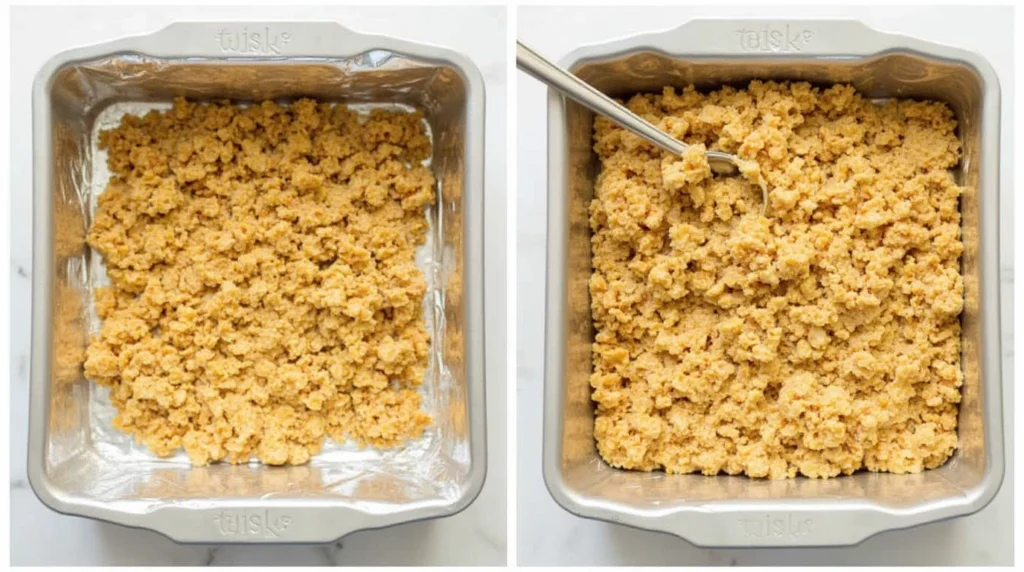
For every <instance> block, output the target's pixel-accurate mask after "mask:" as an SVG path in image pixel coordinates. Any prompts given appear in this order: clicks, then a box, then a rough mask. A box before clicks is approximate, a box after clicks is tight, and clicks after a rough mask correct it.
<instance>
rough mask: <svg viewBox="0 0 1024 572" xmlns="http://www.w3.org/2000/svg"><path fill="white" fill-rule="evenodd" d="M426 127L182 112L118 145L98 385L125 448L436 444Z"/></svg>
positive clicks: (299, 113) (275, 455)
mask: <svg viewBox="0 0 1024 572" xmlns="http://www.w3.org/2000/svg"><path fill="white" fill-rule="evenodd" d="M421 117H422V116H421V114H418V113H415V114H410V113H401V112H389V111H382V110H377V111H374V112H372V113H371V114H370V115H369V117H361V116H360V115H359V114H357V113H355V112H353V111H350V110H348V109H347V108H345V107H344V106H340V105H338V106H335V105H330V104H326V103H317V102H315V101H312V100H309V99H303V100H300V101H297V102H295V103H294V104H292V105H290V106H280V105H277V104H274V103H272V102H264V103H262V104H258V105H253V106H250V107H246V108H242V107H239V106H236V105H232V104H231V103H230V102H226V101H225V102H217V103H213V104H209V105H200V104H196V103H192V102H187V101H185V100H184V99H178V100H176V101H175V102H174V106H173V108H172V109H171V110H169V111H166V112H156V111H153V112H150V113H148V114H147V115H145V116H144V117H136V116H125V117H124V119H123V121H122V122H121V124H120V125H119V126H118V127H117V128H115V129H112V130H109V131H104V132H102V133H101V134H100V146H101V147H102V148H105V149H106V150H107V151H108V153H109V159H108V164H109V167H110V170H111V172H112V177H111V180H110V182H109V184H108V186H107V188H106V190H105V191H104V192H103V193H102V194H101V195H100V196H99V198H98V208H97V210H96V214H95V220H94V222H93V224H92V226H91V228H90V230H89V234H88V243H89V245H90V246H91V247H92V248H94V249H95V250H96V251H98V252H99V253H100V254H101V255H102V257H103V260H104V263H105V267H106V272H107V276H109V278H110V281H111V286H110V287H107V288H102V289H99V290H97V292H96V310H97V313H98V314H99V317H100V318H102V320H103V322H102V328H101V330H100V332H99V334H98V335H96V336H94V337H93V339H92V340H91V341H90V344H89V346H88V350H87V358H86V362H85V372H86V376H87V377H88V378H89V379H92V380H94V381H96V382H97V383H99V384H101V385H104V386H107V387H109V388H110V399H111V401H112V402H113V404H114V405H115V406H116V408H117V409H118V413H117V416H116V418H115V420H114V423H115V425H116V426H117V427H118V428H119V429H121V430H123V431H126V432H129V433H132V434H134V435H135V438H136V440H138V441H140V442H141V443H144V444H145V445H146V446H147V447H148V448H149V449H150V450H151V451H152V452H153V453H155V454H156V455H160V456H167V455H170V454H172V453H173V452H174V451H175V450H177V449H178V448H181V447H183V448H184V450H185V451H186V453H187V454H188V456H189V458H190V459H191V461H192V463H194V464H196V465H204V464H207V463H210V462H214V461H219V460H226V461H229V462H232V463H245V462H248V461H249V460H250V458H252V457H257V458H258V459H259V460H260V461H262V462H263V463H267V464H273V465H279V464H299V463H304V462H306V461H308V460H309V458H310V456H311V455H314V454H316V453H317V452H318V451H319V450H320V447H321V444H322V442H323V440H324V439H325V438H327V437H330V438H333V439H335V440H338V441H342V440H345V439H346V438H353V439H355V440H357V441H358V442H360V443H361V444H368V445H374V446H381V447H388V446H394V445H397V444H399V443H401V442H403V441H404V440H405V439H406V438H414V437H417V436H419V435H420V434H422V432H423V430H424V429H425V427H426V426H427V425H428V424H429V422H430V418H429V416H428V415H427V414H426V413H425V412H423V411H422V409H421V397H420V395H419V393H418V392H417V390H416V387H417V386H419V385H420V383H421V382H422V379H423V375H424V371H425V368H426V361H427V353H428V347H429V338H428V336H427V332H426V326H425V322H424V319H423V315H422V314H423V311H422V301H423V297H424V295H425V292H426V282H425V280H424V276H423V273H422V272H421V271H420V270H419V269H417V268H416V266H415V263H414V255H415V249H416V247H417V246H419V245H421V244H423V242H424V240H425V237H426V232H427V220H426V217H425V216H424V210H425V207H426V205H427V204H428V203H431V202H432V201H433V199H434V177H433V175H432V173H431V172H430V170H429V169H428V168H427V167H425V166H423V164H422V161H423V160H424V159H426V158H428V157H429V155H430V153H431V147H430V140H429V138H428V136H427V135H426V133H425V130H424V128H423V125H422V122H421Z"/></svg>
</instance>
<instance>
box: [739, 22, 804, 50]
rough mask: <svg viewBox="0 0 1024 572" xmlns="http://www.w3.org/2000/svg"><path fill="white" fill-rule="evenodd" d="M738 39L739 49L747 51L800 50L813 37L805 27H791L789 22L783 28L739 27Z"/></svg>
mask: <svg viewBox="0 0 1024 572" xmlns="http://www.w3.org/2000/svg"><path fill="white" fill-rule="evenodd" d="M736 35H737V36H739V39H740V49H741V50H744V51H748V52H783V53H786V52H801V51H803V48H804V47H806V46H807V44H808V43H810V41H811V39H812V38H814V32H812V31H810V30H806V29H793V28H790V26H789V24H786V27H785V28H781V29H780V28H773V27H771V26H762V27H761V29H759V30H756V29H747V28H741V29H739V30H736Z"/></svg>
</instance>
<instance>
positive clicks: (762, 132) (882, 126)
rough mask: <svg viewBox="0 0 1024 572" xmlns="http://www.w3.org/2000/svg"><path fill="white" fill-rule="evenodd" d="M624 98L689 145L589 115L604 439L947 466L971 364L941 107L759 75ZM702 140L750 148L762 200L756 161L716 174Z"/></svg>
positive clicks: (770, 473)
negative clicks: (742, 171) (765, 200)
mask: <svg viewBox="0 0 1024 572" xmlns="http://www.w3.org/2000/svg"><path fill="white" fill-rule="evenodd" d="M628 107H629V108H630V109H631V110H633V111H634V112H636V113H638V114H640V115H641V116H643V117H645V118H646V119H648V120H649V121H651V122H652V123H654V124H656V125H658V126H660V127H661V128H662V129H665V130H667V131H668V132H670V133H672V134H673V135H674V136H676V137H677V138H680V139H682V140H683V141H685V142H687V143H689V144H691V145H692V147H691V148H690V151H689V152H688V153H687V155H686V156H685V157H682V158H674V157H669V156H668V155H667V154H663V153H662V152H661V151H660V150H658V149H657V148H655V147H654V146H652V145H650V144H648V143H647V142H646V141H644V140H642V139H640V138H639V137H637V136H635V135H633V134H631V133H629V132H627V131H625V130H623V129H621V128H619V127H618V126H616V125H614V124H613V123H611V122H609V121H607V120H606V119H603V118H597V119H596V120H595V124H594V127H595V130H594V142H595V145H594V149H595V150H596V152H597V153H598V155H599V157H600V161H601V165H602V171H601V174H600V176H599V178H598V180H597V184H596V188H595V197H594V200H593V202H592V204H591V208H590V216H591V219H590V222H591V227H592V230H593V238H592V253H593V266H594V272H593V275H592V278H591V281H590V291H591V299H592V314H593V319H594V324H595V328H596V341H595V343H594V345H593V360H594V369H593V374H592V377H591V385H592V387H593V394H592V397H593V400H594V401H595V402H596V404H597V417H596V422H595V436H596V440H597V446H598V450H599V452H600V454H601V455H602V457H603V458H604V459H605V460H606V461H607V462H608V463H610V464H611V465H613V466H616V467H621V468H626V469H637V470H645V471H650V470H656V469H664V470H665V471H667V472H670V473H692V472H701V473H704V474H706V475H714V474H718V473H728V474H746V475H749V476H751V477H767V478H772V479H779V478H790V477H795V476H796V475H798V474H801V475H805V476H808V477H822V478H824V477H833V476H836V475H842V474H850V473H853V472H854V471H857V470H859V469H867V470H870V471H890V472H895V473H913V472H919V471H921V470H923V469H926V468H934V467H937V466H939V465H941V464H942V463H943V462H944V461H945V460H946V459H947V458H948V457H949V456H950V455H951V454H952V453H953V451H954V449H955V448H956V446H957V437H956V428H957V407H958V405H957V404H958V403H959V401H960V385H961V383H962V379H963V376H962V373H961V368H960V322H959V315H960V312H961V310H962V307H963V302H962V300H963V279H962V276H961V274H960V255H961V253H962V251H963V244H962V243H961V239H960V213H959V208H958V200H959V197H960V195H961V193H962V192H963V189H961V188H960V187H959V186H958V185H957V184H956V182H955V181H954V178H953V175H952V173H951V171H950V169H952V168H953V167H954V166H955V165H956V164H957V163H958V161H959V159H960V147H959V142H958V139H957V137H956V135H955V127H956V122H955V121H954V118H953V114H952V112H951V111H950V109H949V108H948V107H947V106H946V105H944V104H942V103H937V102H929V101H908V100H892V101H889V102H887V103H884V104H882V105H878V104H876V103H873V102H871V101H869V100H867V99H865V98H864V97H862V96H861V95H859V94H858V93H857V92H856V91H855V90H854V89H853V88H852V87H850V86H847V85H835V86H832V87H829V88H828V89H819V88H815V87H812V86H810V85H809V84H807V83H775V82H761V81H754V82H751V83H750V84H749V86H748V87H747V88H746V89H741V90H737V89H733V88H723V89H720V90H718V91H715V92H713V93H709V94H702V93H699V92H698V91H696V90H695V89H693V88H692V87H690V88H687V89H685V90H683V91H682V92H681V93H680V92H677V91H676V90H674V89H673V88H665V89H664V91H663V92H662V93H660V94H641V95H636V96H634V97H633V98H632V99H630V100H629V101H628ZM705 149H720V150H724V151H727V152H730V153H735V154H737V155H739V157H741V158H743V159H748V160H753V161H756V162H757V164H758V165H759V166H760V174H761V175H762V176H763V177H764V179H765V181H766V183H767V185H768V187H769V188H770V189H771V191H770V194H769V205H768V209H767V215H766V216H765V215H762V212H761V190H760V188H759V187H758V186H757V185H756V184H752V183H751V182H750V180H748V179H751V178H753V177H750V176H749V175H750V173H746V174H747V175H748V177H746V178H744V177H736V176H733V177H722V176H712V173H711V170H710V168H709V166H708V163H707V160H706V158H705V156H704V152H705Z"/></svg>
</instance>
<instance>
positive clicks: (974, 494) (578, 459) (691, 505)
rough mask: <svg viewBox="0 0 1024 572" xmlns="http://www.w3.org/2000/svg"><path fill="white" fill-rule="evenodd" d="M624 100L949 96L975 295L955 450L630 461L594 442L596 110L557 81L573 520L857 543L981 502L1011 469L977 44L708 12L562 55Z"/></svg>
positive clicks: (989, 107) (994, 191)
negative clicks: (831, 465) (591, 285)
mask: <svg viewBox="0 0 1024 572" xmlns="http://www.w3.org/2000/svg"><path fill="white" fill-rule="evenodd" d="M560 63H561V65H562V66H564V67H566V68H569V69H570V70H572V71H573V72H575V73H576V74H577V75H579V76H580V77H582V78H583V79H584V80H585V81H587V82H588V83H590V84H591V85H593V86H595V87H597V88H598V89H599V90H601V91H603V92H605V93H608V94H610V95H613V96H620V95H626V94H630V93H635V92H641V91H655V92H660V91H661V88H662V87H663V86H666V85H675V86H682V85H686V84H691V83H692V84H696V85H697V86H698V87H701V88H712V87H717V86H720V85H722V84H742V83H744V82H747V81H749V80H752V79H779V80H781V79H789V80H805V81H810V82H812V83H819V84H827V83H837V82H843V83H851V84H853V85H854V86H855V87H856V88H857V89H858V90H860V91H861V92H863V93H865V94H867V96H868V97H872V98H885V97H896V96H898V97H916V98H928V99H937V100H942V101H945V102H947V103H949V104H950V106H951V107H952V108H953V110H954V111H955V113H956V115H957V119H958V123H959V137H960V139H961V142H962V144H963V149H964V157H963V161H962V162H961V163H960V166H959V170H958V173H957V177H958V180H959V181H960V183H961V184H963V185H966V186H967V187H969V188H970V189H972V191H971V192H969V193H967V194H965V195H964V196H963V198H962V207H961V210H962V213H963V223H962V224H963V240H964V246H965V251H964V255H963V259H962V265H963V273H964V285H965V302H966V304H965V309H964V313H963V317H962V323H963V355H962V364H963V370H964V374H965V379H964V385H963V401H962V403H961V406H960V417H959V438H960V448H959V449H958V451H957V452H956V453H955V455H954V456H953V457H952V458H951V459H950V460H949V461H948V462H947V463H946V464H944V465H943V466H942V467H940V468H937V469H933V470H929V471H925V472H923V473H921V474H916V475H895V474H881V473H878V474H876V473H868V472H862V473H856V474H854V475H851V476H847V477H839V478H834V479H829V480H811V479H805V478H799V479H794V480H786V481H766V480H755V479H750V478H747V477H743V476H718V477H705V476H701V475H667V474H665V473H662V472H653V473H645V472H634V471H623V470H618V469H614V468H612V467H610V466H609V465H607V464H605V463H604V462H603V461H602V460H601V458H600V457H599V456H598V453H597V450H596V447H595V444H594V411H593V406H592V403H591V400H590V385H589V379H588V376H589V374H590V368H591V356H590V346H591V342H592V339H593V327H592V323H591V315H590V295H589V292H588V287H587V284H588V279H589V277H590V272H591V264H590V240H589V239H590V229H589V225H588V214H587V213H588V211H587V208H588V204H589V201H590V199H591V197H592V193H593V182H594V178H595V176H596V174H597V171H598V167H599V165H598V161H597V157H596V156H595V155H594V153H593V152H592V151H591V147H592V143H591V137H592V122H593V114H592V113H590V112H589V111H587V110H586V109H584V108H583V107H581V106H579V105H577V104H575V103H571V102H566V101H564V100H563V99H562V98H561V97H560V96H559V95H558V94H556V93H554V92H551V91H549V95H548V153H549V155H548V260H547V315H546V342H545V343H546V347H545V400H544V453H543V455H544V460H543V466H544V478H545V481H546V482H547V486H548V489H549V490H550V492H551V494H552V496H554V498H555V500H556V501H557V502H558V503H559V504H561V505H562V506H563V507H564V508H566V509H567V510H569V511H570V512H572V513H575V514H577V515H580V516H584V517H589V518H597V519H602V520H608V521H612V522H618V523H622V524H627V525H630V526H634V527H639V528H646V529H651V530H658V531H663V532H669V533H672V534H675V535H677V536H680V537H682V538H684V539H686V540H688V541H690V542H693V543H695V544H698V545H702V546H802V545H805V546H812V545H813V546H824V545H850V544H856V543H859V542H861V541H862V540H864V539H865V538H868V537H869V536H872V535H874V534H876V533H879V532H882V531H884V530H891V529H898V528H906V527H909V526H914V525H918V524H922V523H926V522H932V521H936V520H941V519H946V518H951V517H956V516H962V515H966V514H971V513H973V512H976V511H978V510H980V509H981V508H983V507H984V506H985V505H986V504H988V502H989V501H991V500H992V498H993V497H994V496H995V494H996V492H997V490H998V489H999V486H1000V484H1001V483H1002V479H1003V465H1004V462H1003V430H1002V419H1001V413H1000V411H1001V407H1002V405H1001V400H1002V396H1001V379H1002V378H1001V372H1000V361H999V355H1000V350H999V345H1000V340H999V319H1000V318H999V279H998V274H997V264H998V253H997V249H998V242H997V241H998V238H997V237H998V236H999V232H998V231H999V228H998V225H999V218H998V214H997V213H998V209H999V111H1000V103H999V97H1000V95H999V83H998V80H997V78H996V74H995V72H994V71H993V69H992V67H991V66H990V65H989V64H988V63H987V62H986V61H985V60H984V59H983V58H981V57H979V56H978V55H976V54H973V53H971V52H968V51H964V50H960V49H955V48H951V47H947V46H942V45H938V44H933V43H929V42H924V41H920V40H916V39H913V38H908V37H904V36H898V35H892V34H886V33H882V32H878V31H875V30H873V29H870V28H868V27H866V26H864V25H863V24H860V23H858V22H855V21H841V20H834V21H810V20H807V21H764V20H697V21H692V22H689V23H687V24H685V25H683V26H681V27H679V28H676V29H674V30H670V31H666V32H659V33H651V34H644V35H639V36H633V37H628V38H625V39H620V40H616V41H612V42H609V43H605V44H600V45H592V46H586V47H583V48H580V49H578V50H576V51H574V52H572V53H571V54H569V55H568V56H566V57H565V58H563V59H562V60H561V62H560Z"/></svg>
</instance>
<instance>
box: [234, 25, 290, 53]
mask: <svg viewBox="0 0 1024 572" xmlns="http://www.w3.org/2000/svg"><path fill="white" fill-rule="evenodd" d="M291 39H292V38H291V35H290V34H288V32H281V33H280V34H275V33H273V32H271V31H270V26H266V27H264V28H263V30H262V31H256V32H250V31H249V28H242V31H241V32H238V31H235V32H232V31H229V30H227V29H226V28H222V29H221V31H220V32H218V33H217V44H218V45H219V46H220V49H221V51H222V52H225V53H229V54H262V55H275V54H280V53H281V48H283V47H284V46H286V45H287V44H288V42H290V41H291Z"/></svg>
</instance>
